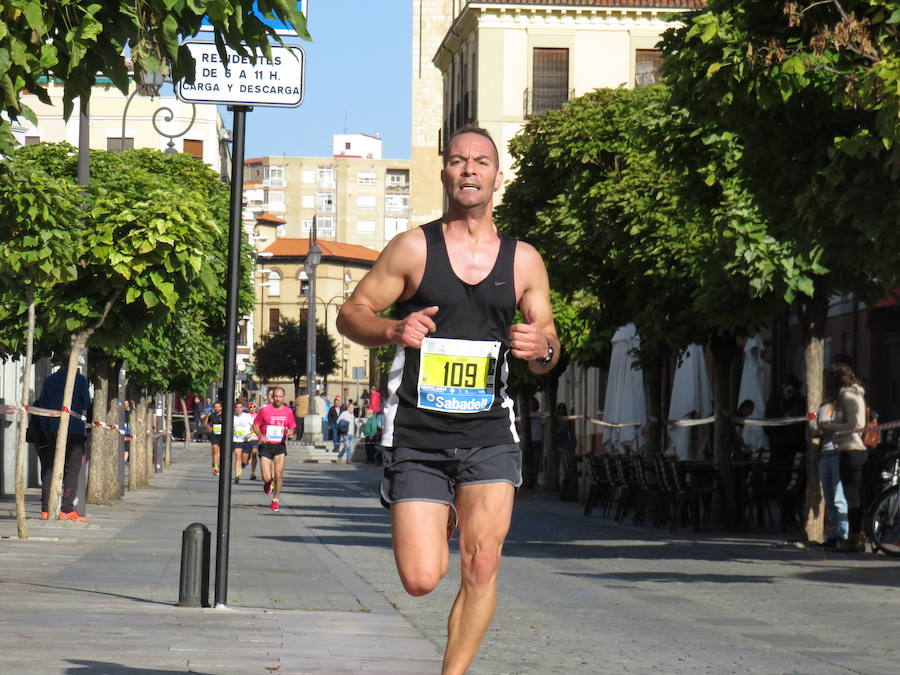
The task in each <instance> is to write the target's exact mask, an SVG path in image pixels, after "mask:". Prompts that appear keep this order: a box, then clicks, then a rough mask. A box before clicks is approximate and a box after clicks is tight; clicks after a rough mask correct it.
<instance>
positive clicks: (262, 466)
mask: <svg viewBox="0 0 900 675" xmlns="http://www.w3.org/2000/svg"><path fill="white" fill-rule="evenodd" d="M259 471H260V473H261V474H262V479H263V485H265V484H266V483H271V482H272V478H273V473H274V472H273V470H272V460H271V459H270V458H269V457H265V456H262V455H260V458H259Z"/></svg>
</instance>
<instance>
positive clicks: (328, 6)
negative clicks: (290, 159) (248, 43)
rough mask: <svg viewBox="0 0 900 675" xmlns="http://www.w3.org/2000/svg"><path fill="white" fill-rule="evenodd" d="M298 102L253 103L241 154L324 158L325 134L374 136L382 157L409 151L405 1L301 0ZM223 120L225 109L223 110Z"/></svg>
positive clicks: (408, 20)
mask: <svg viewBox="0 0 900 675" xmlns="http://www.w3.org/2000/svg"><path fill="white" fill-rule="evenodd" d="M308 19H309V32H310V34H311V35H312V38H313V42H304V41H302V40H289V42H290V43H295V44H299V45H300V46H301V47H302V48H303V50H304V51H305V52H306V77H305V92H304V100H303V104H302V105H301V106H300V107H299V108H289V109H279V108H254V109H253V111H252V112H250V113H248V115H247V142H246V149H245V156H246V157H261V156H264V155H282V154H283V155H288V156H315V157H328V156H330V155H331V136H332V134H341V133H344V131H345V119H346V131H347V133H367V134H373V135H374V134H376V133H378V134H381V137H382V139H384V145H383V152H384V157H385V158H395V159H406V158H408V157H409V156H410V108H411V99H410V82H411V72H412V53H411V50H412V3H411V0H377V1H376V0H309V13H308ZM223 114H224V115H225V116H226V123H227V124H228V125H229V126H231V114H230V113H228V112H226V111H225V110H224V108H223Z"/></svg>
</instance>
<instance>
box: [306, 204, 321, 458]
mask: <svg viewBox="0 0 900 675" xmlns="http://www.w3.org/2000/svg"><path fill="white" fill-rule="evenodd" d="M320 262H322V249H321V248H319V242H318V241H317V236H316V217H315V216H313V222H312V232H311V233H310V236H309V251H308V252H307V254H306V274H307V278H308V283H309V298H311V301H310V302H308V303H307V316H306V396H307V401H308V404H307V414H306V417H305V418H304V422H303V440H304V441H308V442H311V443H314V442H321V441H322V418H321V416H320V415H317V414H316V299H315V298H316V267H318V266H319V263H320Z"/></svg>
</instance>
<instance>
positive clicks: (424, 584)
mask: <svg viewBox="0 0 900 675" xmlns="http://www.w3.org/2000/svg"><path fill="white" fill-rule="evenodd" d="M449 511H450V507H449V506H448V505H446V504H437V503H435V502H399V503H397V504H391V538H392V540H393V544H394V561H395V562H396V563H397V572H398V573H399V574H400V581H401V582H403V588H404V589H406V592H407V593H409V594H410V595H415V596H420V595H425V594H426V593H430V592H431V591H432V590H434V587H435V586H437V584H438V582H439V581H440V580H441V578H443V576H444V575H445V574H446V573H447V566H448V565H449V564H450V549H449V547H448V545H447V516H448V515H449Z"/></svg>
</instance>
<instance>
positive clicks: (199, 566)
mask: <svg viewBox="0 0 900 675" xmlns="http://www.w3.org/2000/svg"><path fill="white" fill-rule="evenodd" d="M209 547H210V536H209V529H207V527H206V525H204V524H203V523H191V524H190V525H188V526H187V527H186V528H184V532H182V534H181V579H180V581H179V583H178V607H209Z"/></svg>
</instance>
